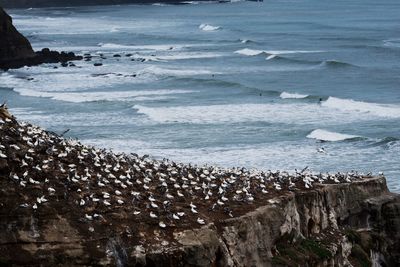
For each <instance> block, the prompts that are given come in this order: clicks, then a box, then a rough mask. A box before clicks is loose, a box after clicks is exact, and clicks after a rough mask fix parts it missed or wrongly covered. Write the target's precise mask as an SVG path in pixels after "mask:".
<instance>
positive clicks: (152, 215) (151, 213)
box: [150, 211, 157, 219]
mask: <svg viewBox="0 0 400 267" xmlns="http://www.w3.org/2000/svg"><path fill="white" fill-rule="evenodd" d="M150 218H153V219H154V218H157V215H156V214H155V213H154V212H152V211H150Z"/></svg>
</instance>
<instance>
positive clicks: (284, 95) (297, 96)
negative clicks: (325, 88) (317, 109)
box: [279, 92, 308, 99]
mask: <svg viewBox="0 0 400 267" xmlns="http://www.w3.org/2000/svg"><path fill="white" fill-rule="evenodd" d="M279 97H280V98H282V99H290V98H294V99H301V98H306V97H308V95H303V94H297V93H288V92H282V93H281V94H280V96H279Z"/></svg>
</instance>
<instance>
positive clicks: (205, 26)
mask: <svg viewBox="0 0 400 267" xmlns="http://www.w3.org/2000/svg"><path fill="white" fill-rule="evenodd" d="M199 29H200V30H203V31H206V32H212V31H217V30H220V29H221V27H219V26H213V25H210V24H200V26H199Z"/></svg>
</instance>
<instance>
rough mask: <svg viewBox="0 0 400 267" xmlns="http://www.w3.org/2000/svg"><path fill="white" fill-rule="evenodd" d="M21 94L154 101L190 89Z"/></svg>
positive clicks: (80, 99)
mask: <svg viewBox="0 0 400 267" xmlns="http://www.w3.org/2000/svg"><path fill="white" fill-rule="evenodd" d="M19 92H20V94H21V95H25V96H35V97H48V98H51V99H54V100H59V101H65V102H72V103H83V102H92V101H149V100H150V101H154V100H160V99H165V97H162V98H160V96H165V95H175V94H188V93H192V92H194V91H189V90H168V89H164V90H135V91H109V92H45V91H34V90H29V89H24V90H20V91H19Z"/></svg>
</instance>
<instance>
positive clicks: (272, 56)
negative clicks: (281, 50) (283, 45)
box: [265, 55, 277, 60]
mask: <svg viewBox="0 0 400 267" xmlns="http://www.w3.org/2000/svg"><path fill="white" fill-rule="evenodd" d="M276 57H277V55H269V56H268V57H267V58H266V59H265V60H270V59H274V58H276Z"/></svg>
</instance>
